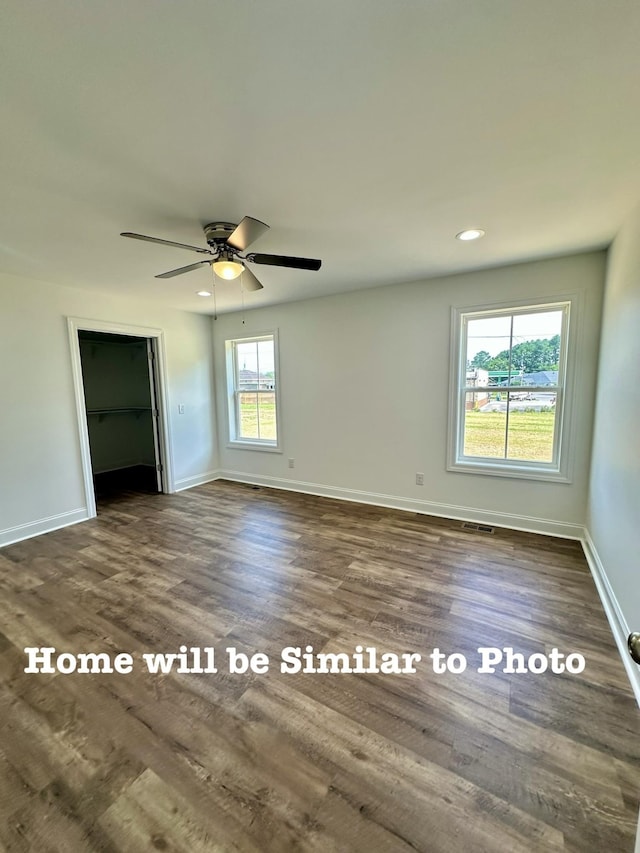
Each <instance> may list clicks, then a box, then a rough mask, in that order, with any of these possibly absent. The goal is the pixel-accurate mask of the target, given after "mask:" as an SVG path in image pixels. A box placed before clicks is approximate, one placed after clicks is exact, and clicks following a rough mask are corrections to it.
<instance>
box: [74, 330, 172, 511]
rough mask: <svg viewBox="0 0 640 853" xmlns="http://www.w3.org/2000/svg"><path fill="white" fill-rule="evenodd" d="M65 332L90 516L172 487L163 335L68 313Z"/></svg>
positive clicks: (156, 331) (153, 331) (166, 490)
mask: <svg viewBox="0 0 640 853" xmlns="http://www.w3.org/2000/svg"><path fill="white" fill-rule="evenodd" d="M91 326H92V327H91ZM69 330H70V336H71V345H72V346H71V349H72V362H73V369H74V380H75V390H76V405H77V408H78V424H79V429H80V441H81V448H82V458H83V469H84V479H85V492H86V495H87V509H88V514H89V517H93V516H95V515H96V514H97V505H99V504H100V503H101V502H102V501H105V502H106V501H107V500H113V499H114V498H117V497H118V496H119V495H122V494H124V493H131V492H134V493H135V492H138V493H147V494H149V493H156V494H157V493H159V492H169V491H171V477H170V470H169V466H168V465H167V460H168V452H167V448H168V442H167V430H166V412H165V406H164V393H163V388H164V382H163V372H164V371H163V358H162V333H161V332H159V331H158V330H148V329H140V328H138V327H124V326H114V325H113V324H97V323H93V324H92V323H88V322H83V321H78V320H72V319H69ZM134 332H135V333H134ZM145 333H146V334H145Z"/></svg>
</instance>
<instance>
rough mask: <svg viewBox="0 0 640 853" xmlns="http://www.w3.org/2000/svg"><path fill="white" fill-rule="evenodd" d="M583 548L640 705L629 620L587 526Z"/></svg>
mask: <svg viewBox="0 0 640 853" xmlns="http://www.w3.org/2000/svg"><path fill="white" fill-rule="evenodd" d="M582 550H583V551H584V555H585V557H586V558H587V563H588V564H589V569H590V570H591V574H592V576H593V581H594V583H595V585H596V589H597V590H598V595H599V596H600V601H601V602H602V606H603V608H604V612H605V614H606V616H607V619H608V620H609V625H610V627H611V633H612V634H613V638H614V640H615V641H616V645H617V646H618V651H619V652H620V657H621V658H622V663H623V664H624V668H625V669H626V671H627V675H628V676H629V681H630V682H631V689H632V690H633V694H634V696H635V697H636V701H637V703H638V705H640V669H639V668H638V665H637V664H635V663H634V662H633V660H632V659H631V656H630V655H629V650H628V648H627V637H628V636H629V633H630V628H629V625H628V624H627V620H626V619H625V618H624V613H623V612H622V608H621V607H620V603H619V601H618V599H617V598H616V595H615V593H614V591H613V589H612V588H611V584H610V583H609V578H608V577H607V573H606V571H605V568H604V565H603V564H602V560H601V559H600V556H599V554H598V551H597V549H596V546H595V545H594V542H593V539H592V538H591V536H590V534H589V531H588V530H587V529H586V528H585V530H584V536H583V538H582Z"/></svg>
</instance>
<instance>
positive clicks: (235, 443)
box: [225, 332, 280, 450]
mask: <svg viewBox="0 0 640 853" xmlns="http://www.w3.org/2000/svg"><path fill="white" fill-rule="evenodd" d="M225 348H226V356H227V392H228V393H227V400H228V414H229V444H230V446H232V447H244V448H247V449H259V450H279V449H280V445H279V434H278V433H279V430H278V409H279V395H278V348H277V334H276V333H275V332H270V333H268V334H261V335H254V336H251V337H246V338H233V339H230V340H227V341H226V342H225Z"/></svg>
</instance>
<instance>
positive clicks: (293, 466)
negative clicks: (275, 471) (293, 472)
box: [289, 459, 296, 468]
mask: <svg viewBox="0 0 640 853" xmlns="http://www.w3.org/2000/svg"><path fill="white" fill-rule="evenodd" d="M295 467H296V461H295V459H290V460H289V468H295Z"/></svg>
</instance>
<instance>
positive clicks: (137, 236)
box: [120, 231, 211, 255]
mask: <svg viewBox="0 0 640 853" xmlns="http://www.w3.org/2000/svg"><path fill="white" fill-rule="evenodd" d="M120 236H121V237H133V239H134V240H146V241H147V242H148V243H160V244H161V245H162V246H177V248H178V249H189V251H190V252H201V253H202V254H203V255H210V254H211V251H210V250H209V249H201V248H200V247H199V246H189V245H188V244H187V243H175V242H174V241H173V240H161V239H160V237H147V236H146V235H145V234H133V233H132V232H131V231H123V232H122V233H121V234H120Z"/></svg>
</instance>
